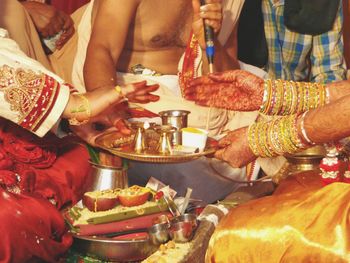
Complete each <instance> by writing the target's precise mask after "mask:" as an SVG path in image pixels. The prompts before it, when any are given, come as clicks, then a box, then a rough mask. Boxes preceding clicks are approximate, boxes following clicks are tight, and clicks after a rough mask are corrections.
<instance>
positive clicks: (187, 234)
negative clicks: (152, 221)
mask: <svg viewBox="0 0 350 263" xmlns="http://www.w3.org/2000/svg"><path fill="white" fill-rule="evenodd" d="M194 231H195V229H194V228H193V225H192V223H191V222H185V221H179V222H173V223H172V224H171V227H170V228H169V233H170V237H171V239H172V240H173V241H174V242H176V243H186V242H189V241H191V239H192V238H193V235H194Z"/></svg>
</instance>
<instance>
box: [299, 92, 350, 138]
mask: <svg viewBox="0 0 350 263" xmlns="http://www.w3.org/2000/svg"><path fill="white" fill-rule="evenodd" d="M300 122H301V120H300V119H299V120H298V123H299V127H301V126H300ZM304 128H305V131H306V133H307V135H308V137H309V138H310V140H311V141H313V142H315V143H317V144H319V143H325V142H332V141H337V140H339V139H342V138H345V137H347V136H349V135H350V95H347V96H345V97H342V98H340V99H339V100H337V101H334V102H332V103H330V104H328V105H326V106H324V107H322V108H318V109H315V110H312V111H310V112H308V113H307V115H306V116H305V120H304ZM299 135H301V130H300V129H299Z"/></svg>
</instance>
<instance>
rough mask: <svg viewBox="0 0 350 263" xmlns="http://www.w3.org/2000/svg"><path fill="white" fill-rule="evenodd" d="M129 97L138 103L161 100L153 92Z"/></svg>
mask: <svg viewBox="0 0 350 263" xmlns="http://www.w3.org/2000/svg"><path fill="white" fill-rule="evenodd" d="M128 99H129V101H131V102H137V103H143V104H144V103H149V102H154V101H158V100H159V96H157V95H153V94H149V95H139V96H136V97H131V98H128Z"/></svg>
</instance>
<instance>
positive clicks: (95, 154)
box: [86, 144, 100, 164]
mask: <svg viewBox="0 0 350 263" xmlns="http://www.w3.org/2000/svg"><path fill="white" fill-rule="evenodd" d="M86 148H87V150H88V152H89V155H90V160H91V162H93V163H96V164H99V163H100V157H99V151H98V150H97V149H96V148H95V147H92V146H91V145H89V144H86Z"/></svg>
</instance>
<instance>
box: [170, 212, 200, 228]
mask: <svg viewBox="0 0 350 263" xmlns="http://www.w3.org/2000/svg"><path fill="white" fill-rule="evenodd" d="M177 222H190V223H191V224H192V226H193V228H194V229H195V228H197V225H198V221H197V216H196V215H195V214H190V213H187V214H183V215H179V216H176V217H174V218H173V219H171V223H172V224H175V223H177Z"/></svg>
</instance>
